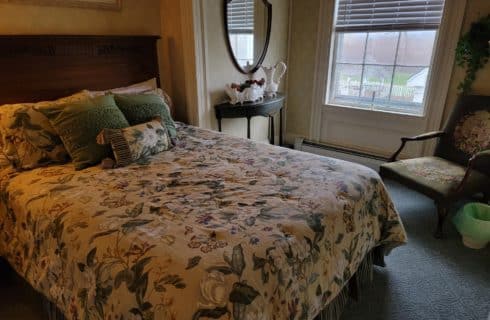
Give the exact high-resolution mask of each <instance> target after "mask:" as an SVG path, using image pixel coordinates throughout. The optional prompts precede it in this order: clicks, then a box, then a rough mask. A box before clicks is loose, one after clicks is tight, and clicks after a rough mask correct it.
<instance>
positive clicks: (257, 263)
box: [252, 253, 267, 270]
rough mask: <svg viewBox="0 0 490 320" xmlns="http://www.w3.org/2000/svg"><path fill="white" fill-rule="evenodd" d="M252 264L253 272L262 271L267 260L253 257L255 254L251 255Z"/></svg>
mask: <svg viewBox="0 0 490 320" xmlns="http://www.w3.org/2000/svg"><path fill="white" fill-rule="evenodd" d="M252 258H253V262H254V268H253V269H254V270H257V269H262V268H263V267H264V266H265V264H266V263H267V260H266V259H264V258H260V257H257V256H256V255H255V253H254V254H253V257H252Z"/></svg>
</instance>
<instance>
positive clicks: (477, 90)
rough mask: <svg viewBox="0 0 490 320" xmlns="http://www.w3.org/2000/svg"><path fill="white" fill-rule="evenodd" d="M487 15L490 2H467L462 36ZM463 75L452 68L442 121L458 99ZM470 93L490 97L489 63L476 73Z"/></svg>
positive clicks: (479, 0) (460, 70) (484, 0)
mask: <svg viewBox="0 0 490 320" xmlns="http://www.w3.org/2000/svg"><path fill="white" fill-rule="evenodd" d="M488 14H490V0H468V3H467V5H466V12H465V17H464V20H463V27H462V31H461V32H462V34H464V33H465V32H467V31H468V30H469V28H470V26H471V23H472V22H474V21H476V20H478V19H479V18H481V17H484V16H486V15H488ZM489 40H490V39H489ZM464 75H465V73H464V69H462V68H460V67H458V66H455V67H454V69H453V75H452V77H451V84H450V86H449V93H448V95H447V100H446V108H445V112H444V119H447V118H448V117H449V114H450V113H451V110H452V109H453V107H454V104H455V103H456V100H457V97H458V89H457V88H458V84H459V83H460V82H461V80H463V78H464ZM472 93H474V94H481V95H490V62H489V63H487V64H486V66H485V67H484V68H483V69H481V70H479V71H478V73H477V75H476V80H475V82H474V83H473V92H472Z"/></svg>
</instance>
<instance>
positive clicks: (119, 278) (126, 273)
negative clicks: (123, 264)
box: [114, 269, 134, 289]
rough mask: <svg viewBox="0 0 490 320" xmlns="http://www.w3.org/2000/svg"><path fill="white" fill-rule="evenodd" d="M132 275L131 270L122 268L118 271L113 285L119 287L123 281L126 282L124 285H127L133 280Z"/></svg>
mask: <svg viewBox="0 0 490 320" xmlns="http://www.w3.org/2000/svg"><path fill="white" fill-rule="evenodd" d="M133 277H134V275H133V272H132V271H131V270H128V269H124V270H121V271H119V272H118V273H117V275H116V278H115V279H114V287H115V288H116V289H119V287H120V286H121V284H122V283H123V282H126V285H127V286H129V285H130V284H131V283H132V282H133Z"/></svg>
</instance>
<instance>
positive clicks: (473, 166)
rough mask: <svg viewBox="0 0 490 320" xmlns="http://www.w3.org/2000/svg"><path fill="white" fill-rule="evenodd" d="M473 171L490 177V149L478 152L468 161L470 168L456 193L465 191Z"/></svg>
mask: <svg viewBox="0 0 490 320" xmlns="http://www.w3.org/2000/svg"><path fill="white" fill-rule="evenodd" d="M473 170H476V171H479V172H481V173H484V174H486V175H488V176H490V149H489V150H484V151H480V152H477V153H475V154H474V155H473V156H472V157H471V159H470V160H469V161H468V167H467V168H466V172H465V174H464V177H463V180H461V182H460V183H459V185H458V186H457V187H456V189H455V192H456V193H458V192H460V191H462V190H463V189H464V186H465V184H466V181H467V180H468V179H469V177H470V174H471V172H472V171H473Z"/></svg>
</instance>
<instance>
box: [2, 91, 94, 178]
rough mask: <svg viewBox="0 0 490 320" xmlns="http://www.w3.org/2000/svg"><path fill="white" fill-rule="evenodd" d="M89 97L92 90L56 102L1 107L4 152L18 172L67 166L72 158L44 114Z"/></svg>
mask: <svg viewBox="0 0 490 320" xmlns="http://www.w3.org/2000/svg"><path fill="white" fill-rule="evenodd" d="M88 97H89V92H88V91H82V92H79V93H76V94H74V95H71V96H68V97H64V98H61V99H58V100H55V101H42V102H38V103H18V104H10V105H4V106H1V107H0V135H1V140H2V144H1V145H2V147H1V150H2V153H3V154H4V155H5V157H6V158H7V159H8V160H9V161H10V162H11V163H12V165H13V166H14V167H15V168H17V169H33V168H37V167H40V166H44V165H47V164H51V163H64V162H67V161H68V160H69V158H70V157H69V155H68V153H67V151H66V149H65V147H64V146H63V142H62V141H61V139H60V137H59V136H58V134H57V133H56V131H55V129H54V128H53V127H52V126H51V124H50V122H49V120H48V118H46V116H45V115H44V114H43V113H42V112H41V111H40V110H41V109H45V108H54V107H58V106H61V105H64V104H66V103H70V102H76V101H81V100H84V99H87V98H88Z"/></svg>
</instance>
